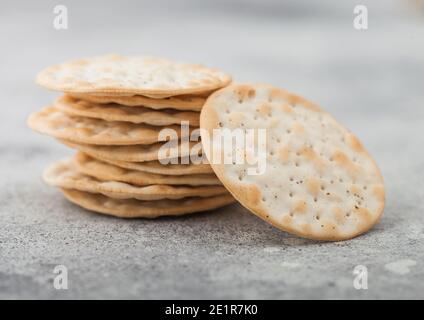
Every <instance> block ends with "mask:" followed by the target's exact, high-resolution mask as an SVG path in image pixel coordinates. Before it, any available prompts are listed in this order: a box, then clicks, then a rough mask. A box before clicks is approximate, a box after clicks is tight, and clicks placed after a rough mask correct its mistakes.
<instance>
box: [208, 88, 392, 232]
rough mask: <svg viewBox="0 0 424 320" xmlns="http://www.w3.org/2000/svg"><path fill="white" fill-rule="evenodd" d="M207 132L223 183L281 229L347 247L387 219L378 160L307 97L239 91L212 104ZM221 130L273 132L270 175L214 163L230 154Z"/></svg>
mask: <svg viewBox="0 0 424 320" xmlns="http://www.w3.org/2000/svg"><path fill="white" fill-rule="evenodd" d="M200 125H201V128H202V129H204V130H202V142H203V146H204V150H205V153H206V155H207V157H208V159H209V162H210V163H211V165H212V168H213V169H214V171H215V173H216V174H217V176H218V178H219V179H220V180H221V181H222V183H223V184H224V185H225V186H226V187H227V189H228V190H229V191H230V192H231V193H232V194H233V195H234V197H235V198H236V199H237V200H238V201H239V202H240V203H241V204H242V205H243V206H245V207H246V208H248V209H249V210H251V211H252V212H253V213H254V214H256V215H257V216H259V217H261V218H262V219H264V220H265V221H267V222H269V223H271V224H273V225H274V226H276V227H277V228H280V229H282V230H285V231H288V232H291V233H294V234H297V235H299V236H302V237H306V238H311V239H319V240H343V239H349V238H352V237H355V236H357V235H359V234H361V233H363V232H365V231H367V230H369V229H370V228H371V227H372V226H373V225H374V224H375V223H377V221H378V220H379V218H380V216H381V215H382V212H383V207H384V198H385V195H384V185H383V179H382V176H381V174H380V171H379V169H378V167H377V165H376V163H375V162H374V160H373V159H372V157H371V156H370V155H369V153H368V152H367V151H366V150H365V148H364V147H363V146H362V144H361V142H360V141H359V140H358V139H357V138H356V137H355V136H354V135H353V134H352V133H350V132H349V131H348V130H347V129H346V128H345V127H343V126H342V125H340V124H339V123H338V122H337V121H336V120H335V119H334V118H333V117H332V116H331V115H329V114H328V113H327V112H325V111H323V110H321V109H320V108H319V107H317V106H316V105H314V104H312V103H311V102H309V101H307V100H305V99H303V98H301V97H299V96H296V95H294V94H291V93H289V92H286V91H284V90H281V89H278V88H274V87H271V86H267V85H240V84H238V85H231V86H229V87H227V88H224V89H222V90H219V91H217V92H215V93H214V94H213V95H212V96H211V97H210V98H209V99H208V100H207V102H206V104H205V106H204V108H203V110H202V113H201V117H200ZM220 128H226V129H230V130H233V129H240V128H242V129H243V130H245V129H254V130H256V132H258V130H257V129H258V128H262V129H266V140H267V141H266V145H267V147H266V150H265V151H266V162H265V165H266V167H265V172H264V173H262V174H258V175H253V174H246V172H247V170H248V169H249V168H250V166H249V165H248V164H247V163H246V161H244V162H245V163H243V164H232V163H230V164H223V163H222V162H221V163H220V162H219V161H214V159H211V156H214V154H218V155H222V153H223V152H224V149H223V148H221V149H220V148H219V145H218V144H217V143H214V137H213V136H212V132H213V130H216V129H218V130H222V129H220ZM207 133H209V134H207ZM209 137H210V139H209ZM215 142H216V141H215ZM225 152H226V151H225ZM214 162H216V163H214Z"/></svg>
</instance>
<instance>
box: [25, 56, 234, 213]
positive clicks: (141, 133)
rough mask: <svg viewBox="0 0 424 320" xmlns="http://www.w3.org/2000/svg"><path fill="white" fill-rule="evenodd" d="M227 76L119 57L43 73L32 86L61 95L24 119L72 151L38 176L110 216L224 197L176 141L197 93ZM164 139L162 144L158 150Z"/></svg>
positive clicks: (195, 118) (202, 204)
mask: <svg viewBox="0 0 424 320" xmlns="http://www.w3.org/2000/svg"><path fill="white" fill-rule="evenodd" d="M230 81H231V77H230V76H228V75H227V74H225V73H223V72H221V71H219V70H215V69H210V68H206V67H203V66H200V65H194V64H184V63H176V62H173V61H170V60H166V59H160V58H150V57H123V56H118V55H107V56H100V57H94V58H88V59H79V60H74V61H69V62H66V63H63V64H59V65H55V66H51V67H49V68H47V69H45V70H43V71H42V72H41V73H40V74H39V75H38V77H37V82H38V84H40V85H42V86H43V87H46V88H48V89H52V90H58V91H62V92H64V95H63V96H62V97H60V98H59V99H57V100H56V101H55V102H54V103H53V104H52V105H50V106H47V107H45V108H44V109H42V110H41V111H39V112H36V113H34V114H32V115H31V116H30V117H29V119H28V124H29V126H30V127H31V128H32V129H34V130H36V131H38V132H40V133H44V134H47V135H50V136H53V137H55V138H57V140H58V141H59V142H61V143H63V144H65V145H67V146H69V147H71V148H73V149H76V150H77V153H76V155H75V156H74V157H73V158H72V159H64V160H61V161H58V162H57V163H54V164H53V165H51V166H50V167H48V168H47V169H46V170H45V172H44V175H43V177H44V180H45V181H46V182H47V183H49V184H51V185H53V186H56V187H59V188H60V189H61V191H62V192H63V194H64V195H65V197H66V198H68V199H69V200H70V201H72V202H74V203H76V204H78V205H80V206H82V207H84V208H86V209H89V210H92V211H96V212H100V213H104V214H109V215H114V216H119V217H152V218H153V217H157V216H161V215H181V214H187V213H192V212H198V211H205V210H211V209H215V208H218V207H222V206H225V205H228V204H230V203H233V202H234V198H233V197H232V196H231V195H230V194H229V192H228V191H227V190H226V189H225V187H224V186H222V184H221V182H220V181H219V180H218V178H217V177H216V175H215V174H214V172H213V171H212V168H211V166H210V165H209V164H207V163H204V161H202V162H198V163H192V162H191V161H189V160H190V156H191V155H192V153H191V152H192V151H191V150H192V149H191V148H183V146H182V142H181V141H183V140H187V141H188V138H189V135H191V134H193V131H195V130H196V129H197V128H198V126H199V116H200V111H201V109H202V107H203V104H204V102H205V99H206V97H207V96H209V95H210V94H211V93H212V92H214V91H215V90H217V89H219V88H221V87H224V86H226V85H227V84H229V83H230ZM182 124H184V126H182ZM167 133H172V134H167ZM189 143H191V142H189ZM165 144H169V145H171V147H168V148H167V149H166V152H163V151H164V147H165ZM197 152H201V151H199V150H198V149H197Z"/></svg>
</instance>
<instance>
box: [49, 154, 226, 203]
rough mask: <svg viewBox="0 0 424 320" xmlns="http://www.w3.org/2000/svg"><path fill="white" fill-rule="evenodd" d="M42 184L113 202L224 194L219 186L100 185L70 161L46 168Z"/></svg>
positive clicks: (100, 181) (102, 183)
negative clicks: (96, 195)
mask: <svg viewBox="0 0 424 320" xmlns="http://www.w3.org/2000/svg"><path fill="white" fill-rule="evenodd" d="M43 178H44V181H46V182H47V183H48V184H50V185H52V186H56V187H60V188H66V189H77V190H80V191H86V192H92V193H101V194H104V195H106V196H108V197H111V198H115V199H130V198H133V199H138V200H161V199H181V198H187V197H212V196H216V195H221V194H226V193H227V190H226V189H225V188H224V187H222V186H201V187H188V186H170V185H165V184H162V185H150V186H143V187H140V186H135V185H132V184H129V183H123V182H118V181H102V180H98V179H96V178H94V177H91V176H88V175H86V174H83V173H82V172H79V171H78V170H77V168H76V166H75V165H74V164H73V161H72V159H66V160H61V161H58V162H56V163H54V164H52V165H51V166H49V167H48V168H47V169H46V170H45V171H44V174H43Z"/></svg>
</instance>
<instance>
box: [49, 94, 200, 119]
mask: <svg viewBox="0 0 424 320" xmlns="http://www.w3.org/2000/svg"><path fill="white" fill-rule="evenodd" d="M54 107H55V108H57V109H59V110H61V111H63V112H65V113H67V114H70V115H74V116H81V117H88V118H95V119H101V120H105V121H123V122H131V123H136V124H137V123H145V124H148V125H152V126H169V125H172V124H181V123H182V122H183V121H185V122H187V123H188V124H189V125H190V126H193V127H198V126H199V116H200V113H198V112H193V111H177V110H173V109H164V110H160V111H155V110H152V109H150V108H146V107H126V106H122V105H118V104H116V103H110V104H99V103H94V102H89V101H85V100H80V99H76V98H73V97H71V96H69V95H65V96H63V97H61V98H59V99H58V100H57V101H56V102H55V103H54Z"/></svg>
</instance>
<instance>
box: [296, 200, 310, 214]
mask: <svg viewBox="0 0 424 320" xmlns="http://www.w3.org/2000/svg"><path fill="white" fill-rule="evenodd" d="M307 209H308V205H307V204H306V201H303V200H297V201H296V202H295V204H294V207H293V212H296V213H305V212H306V210H307Z"/></svg>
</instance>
